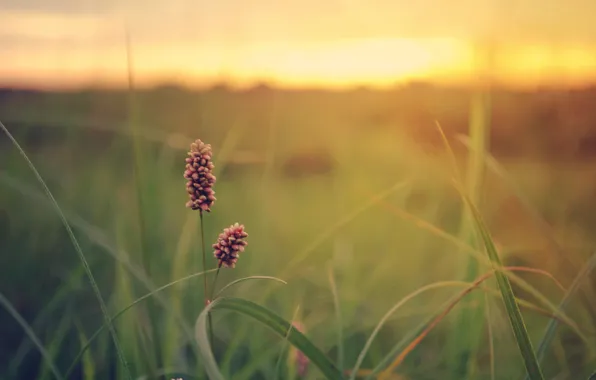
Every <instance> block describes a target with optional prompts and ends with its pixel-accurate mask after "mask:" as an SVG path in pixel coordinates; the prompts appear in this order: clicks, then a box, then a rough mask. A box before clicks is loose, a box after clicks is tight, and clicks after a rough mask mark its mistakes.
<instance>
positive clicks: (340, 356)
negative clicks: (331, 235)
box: [328, 265, 344, 372]
mask: <svg viewBox="0 0 596 380" xmlns="http://www.w3.org/2000/svg"><path fill="white" fill-rule="evenodd" d="M328 272H329V274H328V276H329V286H330V287H331V294H333V307H334V308H335V316H336V325H337V366H338V367H339V370H340V371H342V372H343V370H344V343H343V342H344V337H343V320H342V313H341V304H340V302H339V292H338V290H337V284H336V283H335V275H334V273H333V265H330V266H329V270H328Z"/></svg>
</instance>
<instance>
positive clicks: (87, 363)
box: [75, 319, 96, 380]
mask: <svg viewBox="0 0 596 380" xmlns="http://www.w3.org/2000/svg"><path fill="white" fill-rule="evenodd" d="M75 326H76V328H77V332H78V335H79V343H80V344H81V347H84V346H86V345H87V344H88V342H89V341H88V340H87V336H86V335H85V332H84V330H83V326H82V324H81V321H80V320H78V319H76V320H75ZM95 368H96V366H95V363H94V362H93V355H91V352H89V351H87V352H85V354H84V355H83V379H84V380H93V379H94V378H95V371H96V370H95Z"/></svg>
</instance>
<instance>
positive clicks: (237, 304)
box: [195, 297, 343, 380]
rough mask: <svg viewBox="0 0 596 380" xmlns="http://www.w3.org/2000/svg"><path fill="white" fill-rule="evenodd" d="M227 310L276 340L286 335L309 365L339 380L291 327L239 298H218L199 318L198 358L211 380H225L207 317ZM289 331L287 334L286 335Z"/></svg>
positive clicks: (330, 365)
mask: <svg viewBox="0 0 596 380" xmlns="http://www.w3.org/2000/svg"><path fill="white" fill-rule="evenodd" d="M215 309H227V310H232V311H236V312H238V313H241V314H243V315H245V316H247V317H251V318H253V319H255V320H256V321H258V322H260V323H261V324H263V325H264V326H267V327H268V328H269V329H271V330H272V331H274V332H275V333H276V334H277V335H278V336H280V337H282V338H285V336H286V334H287V339H288V341H289V342H290V343H291V344H292V345H293V346H294V347H296V349H298V350H300V351H302V352H303V353H304V355H305V356H306V357H308V358H309V359H310V362H311V363H313V364H314V365H315V366H317V367H318V368H319V370H320V371H321V372H322V373H323V375H324V376H325V377H326V378H327V379H342V378H343V376H342V374H341V372H340V371H339V370H338V369H337V367H335V365H333V363H331V361H329V359H328V358H327V357H326V356H325V354H323V352H321V350H319V349H318V348H317V347H316V346H315V345H314V344H312V342H311V341H310V340H309V339H308V338H307V337H306V336H304V335H303V334H302V333H300V332H299V331H298V330H296V329H292V328H290V327H291V323H290V322H288V321H286V320H285V319H283V318H282V317H280V316H279V315H277V314H276V313H274V312H273V311H271V310H269V309H267V308H264V307H262V306H260V305H258V304H256V303H254V302H251V301H248V300H244V299H241V298H227V297H224V298H218V299H216V300H214V301H213V302H212V303H210V304H209V305H208V306H207V307H206V308H205V309H204V310H203V311H202V312H201V314H200V315H199V317H198V319H197V322H196V326H195V329H196V331H195V333H196V339H197V342H198V344H199V350H200V353H201V356H202V357H203V359H204V361H205V369H206V370H207V373H208V375H209V378H210V379H212V380H224V377H223V375H222V374H221V372H220V371H219V368H218V366H217V362H216V361H215V357H214V356H213V352H212V351H211V345H210V344H209V338H208V337H207V314H208V313H209V312H210V311H211V310H215ZM288 331H289V332H288Z"/></svg>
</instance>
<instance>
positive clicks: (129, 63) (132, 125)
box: [125, 26, 162, 372]
mask: <svg viewBox="0 0 596 380" xmlns="http://www.w3.org/2000/svg"><path fill="white" fill-rule="evenodd" d="M125 33H126V34H125V37H126V40H125V42H126V68H127V79H128V115H127V117H128V120H127V123H128V127H129V129H130V131H131V134H132V136H133V139H132V141H133V150H134V160H133V167H132V172H133V178H134V183H135V190H136V197H135V201H136V217H137V223H138V234H139V235H138V244H139V251H140V253H141V255H140V256H141V257H140V259H141V265H142V267H143V269H144V270H145V273H147V275H148V276H149V277H151V276H152V275H153V273H152V270H151V256H150V253H149V251H148V249H147V247H148V246H149V245H150V244H149V242H148V241H147V236H148V235H147V225H146V217H147V216H146V215H145V212H144V208H143V207H144V205H145V203H146V202H145V200H144V199H143V198H144V197H143V184H144V182H145V178H144V173H143V167H142V164H143V162H144V155H143V150H142V146H141V142H140V141H139V138H138V137H137V136H139V135H140V134H141V133H140V131H139V130H138V127H137V125H138V122H137V119H138V104H137V99H136V90H135V82H134V66H133V55H132V45H131V37H130V31H129V30H128V27H127V26H125ZM146 313H147V314H148V318H147V320H148V323H149V326H148V327H149V334H150V336H151V340H152V341H153V342H152V343H153V350H154V352H153V355H151V354H147V355H148V356H153V358H151V357H148V358H147V364H148V365H149V368H150V371H151V372H153V371H155V370H156V369H157V368H160V367H161V366H162V357H161V353H160V351H161V343H160V337H159V332H158V328H157V327H158V326H157V316H158V311H157V308H156V306H155V305H154V304H153V302H152V301H151V302H149V303H148V305H147V306H146Z"/></svg>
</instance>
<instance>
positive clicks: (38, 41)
mask: <svg viewBox="0 0 596 380" xmlns="http://www.w3.org/2000/svg"><path fill="white" fill-rule="evenodd" d="M0 19H1V20H2V22H0V38H2V39H3V41H10V44H4V45H3V46H0V53H1V54H2V55H3V56H4V57H5V59H4V60H3V63H2V65H0V85H1V84H14V85H18V84H19V83H26V84H29V85H32V84H36V83H37V84H44V85H47V86H53V87H55V86H64V85H66V86H69V85H82V84H85V83H98V82H101V83H111V84H125V83H126V81H127V72H128V68H127V54H126V44H125V28H124V21H123V20H120V19H118V17H116V16H115V15H113V14H112V15H111V16H109V17H108V16H101V15H98V16H94V15H83V14H74V13H73V14H67V13H64V14H59V13H56V14H50V13H39V12H38V13H36V12H15V11H0ZM152 38H153V39H152ZM275 40H276V41H278V42H265V41H262V40H260V39H259V40H250V39H247V40H246V41H244V42H242V41H234V40H231V42H229V41H228V42H229V43H228V42H217V41H212V40H208V39H204V40H203V39H201V38H200V37H199V38H194V39H192V38H188V39H186V38H185V37H184V35H182V36H181V38H179V39H173V40H169V39H160V38H157V39H156V38H155V37H151V38H149V37H147V35H135V34H134V33H133V34H132V39H131V41H132V56H133V60H132V65H133V70H134V75H135V80H136V83H137V84H139V85H152V84H156V83H157V82H160V81H163V80H169V81H178V82H182V83H183V84H186V85H193V84H202V83H205V82H213V81H215V80H217V79H219V78H221V77H222V75H223V77H224V78H227V79H231V80H233V81H235V82H236V83H237V84H238V83H240V84H248V83H254V82H255V81H261V80H265V81H270V82H274V83H276V84H281V85H285V86H309V85H316V86H327V87H344V86H352V85H360V84H363V85H372V86H391V85H394V84H395V83H396V82H406V81H410V80H414V79H428V80H433V81H440V82H445V81H450V82H458V81H470V80H476V79H478V78H479V75H480V73H482V74H483V75H485V74H486V73H488V76H489V77H492V78H493V79H495V80H497V81H499V82H501V83H507V84H512V85H536V84H581V83H584V82H586V81H594V80H596V54H595V53H594V51H596V50H595V49H594V48H593V47H592V46H588V45H585V46H570V45H567V46H563V45H559V46H548V45H544V44H542V45H541V44H524V45H514V44H512V43H509V44H504V46H501V47H499V48H498V49H497V50H495V51H493V52H492V53H493V55H494V60H492V61H491V62H489V63H487V62H488V61H484V62H483V60H482V59H478V57H475V56H474V55H475V52H476V45H475V44H473V43H472V42H470V41H471V40H470V41H468V40H466V39H463V38H459V39H455V38H393V37H383V38H381V37H374V38H373V37H371V38H365V39H353V38H352V39H348V38H344V39H338V38H335V39H326V40H323V39H320V40H315V41H319V42H313V39H310V40H308V41H305V40H300V39H298V38H294V39H292V40H288V41H283V39H281V38H276V39H275ZM280 41H281V42H280ZM480 50H482V49H480ZM484 64H489V65H490V67H489V68H487V67H482V65H484Z"/></svg>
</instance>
